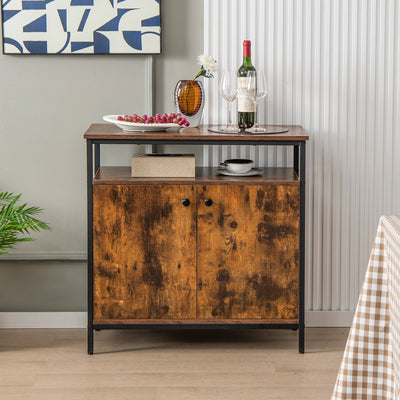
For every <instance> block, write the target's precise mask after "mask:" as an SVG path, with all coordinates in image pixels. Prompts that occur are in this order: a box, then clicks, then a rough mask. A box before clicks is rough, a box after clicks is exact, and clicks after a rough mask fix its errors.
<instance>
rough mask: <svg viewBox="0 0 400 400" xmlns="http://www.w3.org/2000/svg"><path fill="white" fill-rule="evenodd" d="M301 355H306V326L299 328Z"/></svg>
mask: <svg viewBox="0 0 400 400" xmlns="http://www.w3.org/2000/svg"><path fill="white" fill-rule="evenodd" d="M299 353H300V354H304V325H300V326H299Z"/></svg>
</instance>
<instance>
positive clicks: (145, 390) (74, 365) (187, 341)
mask: <svg viewBox="0 0 400 400" xmlns="http://www.w3.org/2000/svg"><path fill="white" fill-rule="evenodd" d="M347 334H348V329H343V328H334V329H327V328H309V329H307V330H306V350H307V353H306V354H304V355H300V354H298V353H297V333H296V332H294V331H289V330H269V331H260V330H257V331H249V330H246V331H102V332H96V335H95V351H96V354H95V355H93V356H88V355H86V331H85V330H75V329H71V330H0V399H1V400H9V399H24V400H36V399H40V400H47V399H51V400H58V399H65V400H67V399H68V400H75V399H84V400H91V399H96V400H101V399H108V400H113V399H116V400H125V399H129V400H132V399H134V400H142V399H146V400H147V399H162V400H167V399H168V400H181V399H185V400H192V399H207V400H214V399H227V400H236V399H240V400H242V399H243V400H247V399H249V400H250V399H251V400H258V399H263V400H265V399H289V400H290V399H295V400H303V399H313V400H319V399H321V400H322V399H329V398H330V395H331V393H332V389H333V386H334V382H335V378H336V375H337V371H338V368H339V365H340V361H341V357H342V354H343V350H344V346H345V343H346V338H347Z"/></svg>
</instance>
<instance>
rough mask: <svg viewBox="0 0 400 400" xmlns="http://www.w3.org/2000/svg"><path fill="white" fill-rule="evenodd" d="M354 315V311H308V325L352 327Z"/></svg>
mask: <svg viewBox="0 0 400 400" xmlns="http://www.w3.org/2000/svg"><path fill="white" fill-rule="evenodd" d="M353 317H354V311H306V327H309V328H322V327H324V328H339V327H350V326H351V323H352V322H353Z"/></svg>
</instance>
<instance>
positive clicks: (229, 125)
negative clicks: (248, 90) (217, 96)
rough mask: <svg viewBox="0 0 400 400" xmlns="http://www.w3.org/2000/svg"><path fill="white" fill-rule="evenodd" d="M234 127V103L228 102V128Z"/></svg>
mask: <svg viewBox="0 0 400 400" xmlns="http://www.w3.org/2000/svg"><path fill="white" fill-rule="evenodd" d="M231 126H232V102H231V101H228V127H229V128H230V127H231Z"/></svg>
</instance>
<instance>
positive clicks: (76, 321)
mask: <svg viewBox="0 0 400 400" xmlns="http://www.w3.org/2000/svg"><path fill="white" fill-rule="evenodd" d="M353 316H354V312H353V311H307V312H306V327H310V328H311V327H313V328H315V327H321V328H322V327H349V326H351V322H352V320H353ZM86 325H87V315H86V312H0V329H69V328H71V329H79V328H86Z"/></svg>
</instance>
